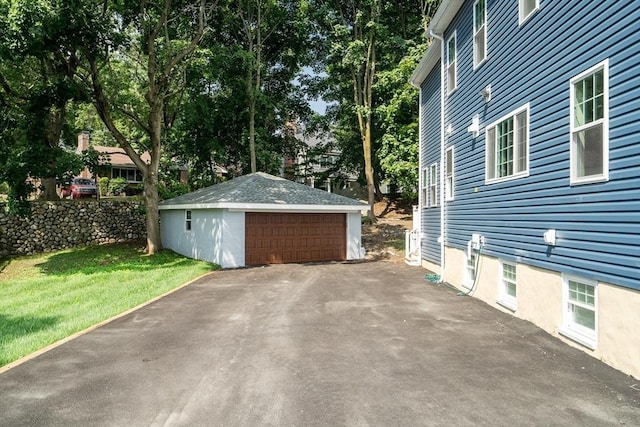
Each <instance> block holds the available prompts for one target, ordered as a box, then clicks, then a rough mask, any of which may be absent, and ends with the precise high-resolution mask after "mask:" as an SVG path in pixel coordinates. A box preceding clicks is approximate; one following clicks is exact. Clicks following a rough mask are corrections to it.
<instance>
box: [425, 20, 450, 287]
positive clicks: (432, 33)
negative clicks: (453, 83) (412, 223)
mask: <svg viewBox="0 0 640 427" xmlns="http://www.w3.org/2000/svg"><path fill="white" fill-rule="evenodd" d="M429 35H430V36H431V37H433V38H434V39H437V40H440V237H439V238H438V240H439V241H440V282H444V268H445V257H444V227H445V221H444V214H445V203H446V199H447V198H446V197H445V193H444V191H445V188H444V187H445V186H444V180H445V174H444V166H445V164H446V159H445V149H444V135H445V132H444V91H445V87H444V60H445V56H444V55H445V50H444V49H445V46H444V38H443V37H442V35H439V34H437V33H436V32H435V31H433V30H429Z"/></svg>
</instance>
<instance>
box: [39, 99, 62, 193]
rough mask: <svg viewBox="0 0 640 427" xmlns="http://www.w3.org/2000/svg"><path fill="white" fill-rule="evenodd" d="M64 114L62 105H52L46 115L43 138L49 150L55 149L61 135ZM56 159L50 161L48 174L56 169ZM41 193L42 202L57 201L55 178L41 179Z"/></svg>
mask: <svg viewBox="0 0 640 427" xmlns="http://www.w3.org/2000/svg"><path fill="white" fill-rule="evenodd" d="M65 113H66V108H65V106H64V105H62V106H60V105H54V106H52V107H51V109H50V110H49V112H48V113H47V124H46V129H45V138H46V144H47V145H48V147H49V148H50V149H55V148H56V147H57V146H58V144H59V142H60V136H61V135H62V128H63V126H64V121H65ZM56 162H57V159H52V160H51V163H50V166H51V169H50V172H51V173H54V172H53V171H54V170H55V169H56V167H55V166H56ZM41 185H42V188H43V190H42V193H41V194H40V199H42V200H56V199H58V198H59V197H58V193H57V192H56V177H55V176H49V177H45V178H43V179H42V182H41Z"/></svg>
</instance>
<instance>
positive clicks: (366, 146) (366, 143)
mask: <svg viewBox="0 0 640 427" xmlns="http://www.w3.org/2000/svg"><path fill="white" fill-rule="evenodd" d="M362 151H363V153H364V176H365V178H366V179H367V195H368V202H369V212H368V214H367V216H368V217H369V218H371V219H372V220H374V219H375V211H374V210H373V207H374V205H375V203H376V192H375V184H374V181H373V161H372V158H371V152H372V149H371V114H368V115H367V117H366V119H365V129H364V136H363V138H362Z"/></svg>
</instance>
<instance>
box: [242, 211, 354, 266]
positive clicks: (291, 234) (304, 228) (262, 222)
mask: <svg viewBox="0 0 640 427" xmlns="http://www.w3.org/2000/svg"><path fill="white" fill-rule="evenodd" d="M346 229H347V226H346V215H345V214H307V213H262V212H247V213H246V214H245V263H246V264H247V265H259V264H282V263H291V262H310V261H342V260H344V259H346V252H347V241H346Z"/></svg>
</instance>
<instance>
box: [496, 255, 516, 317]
mask: <svg viewBox="0 0 640 427" xmlns="http://www.w3.org/2000/svg"><path fill="white" fill-rule="evenodd" d="M516 278H517V276H516V266H515V264H511V263H508V262H504V261H502V262H501V263H500V289H499V292H498V294H499V298H500V299H499V300H498V303H500V304H501V305H503V306H505V307H507V308H509V309H511V310H515V309H516V307H517V304H516Z"/></svg>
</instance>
